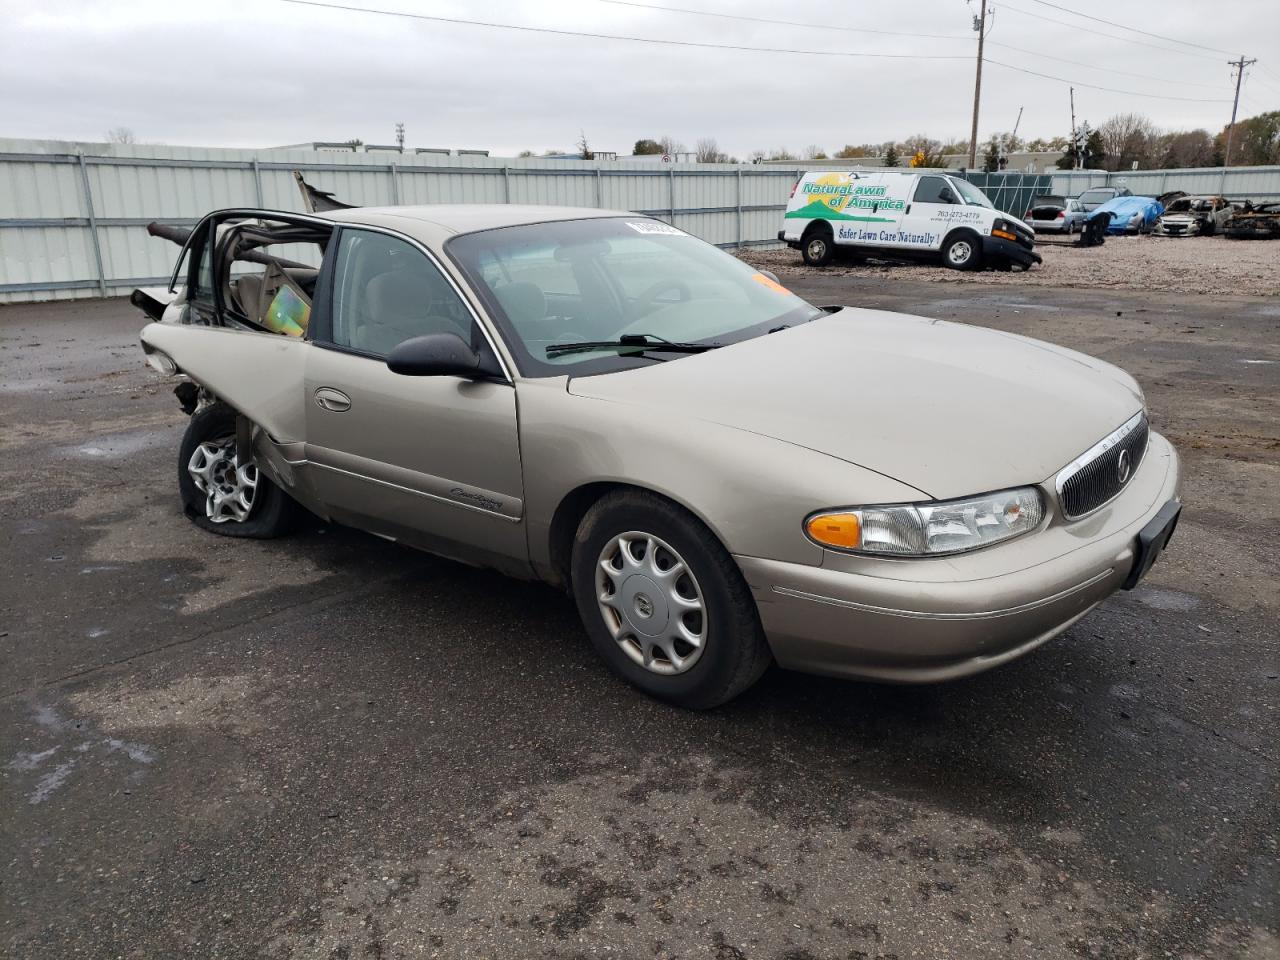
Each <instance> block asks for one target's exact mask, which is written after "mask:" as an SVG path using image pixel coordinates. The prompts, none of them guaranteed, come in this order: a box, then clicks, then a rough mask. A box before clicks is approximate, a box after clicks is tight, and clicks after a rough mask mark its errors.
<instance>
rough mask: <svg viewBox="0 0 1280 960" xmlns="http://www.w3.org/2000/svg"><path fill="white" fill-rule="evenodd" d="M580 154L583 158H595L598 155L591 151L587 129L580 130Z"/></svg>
mask: <svg viewBox="0 0 1280 960" xmlns="http://www.w3.org/2000/svg"><path fill="white" fill-rule="evenodd" d="M578 155H579V156H580V157H582V159H583V160H594V159H595V158H596V155H595V154H594V153H593V152H592V151H591V144H589V143H587V132H586V131H585V130H579V131H578Z"/></svg>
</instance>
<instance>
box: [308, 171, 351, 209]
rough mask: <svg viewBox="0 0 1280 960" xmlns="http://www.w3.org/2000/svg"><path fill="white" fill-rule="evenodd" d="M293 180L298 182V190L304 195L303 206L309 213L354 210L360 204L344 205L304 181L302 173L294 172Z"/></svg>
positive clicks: (325, 191)
mask: <svg viewBox="0 0 1280 960" xmlns="http://www.w3.org/2000/svg"><path fill="white" fill-rule="evenodd" d="M293 179H294V180H295V181H297V184H298V190H299V192H301V194H302V205H303V206H304V207H306V210H307V213H324V212H325V211H327V210H354V209H355V208H356V207H357V206H359V205H358V204H355V203H344V202H343V201H341V200H339V199H337V198H336V197H334V195H333V194H332V193H330V192H329V191H328V190H320V189H319V188H317V187H313V186H312V185H311V184H309V183H307V181H306V180H304V179H302V172H301V171H299V170H295V171H293Z"/></svg>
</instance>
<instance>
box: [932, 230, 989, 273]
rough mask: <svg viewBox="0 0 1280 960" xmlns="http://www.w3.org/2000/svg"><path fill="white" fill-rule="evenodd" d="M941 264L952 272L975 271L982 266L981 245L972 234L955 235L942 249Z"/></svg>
mask: <svg viewBox="0 0 1280 960" xmlns="http://www.w3.org/2000/svg"><path fill="white" fill-rule="evenodd" d="M942 262H943V263H944V264H946V265H947V266H948V267H950V268H951V269H952V270H977V269H979V268H980V267H981V266H982V244H981V242H980V241H979V240H978V238H977V237H976V236H975V235H974V234H972V233H967V232H966V233H957V234H953V235H952V236H951V237H949V238H948V239H947V242H946V243H945V244H943V247H942Z"/></svg>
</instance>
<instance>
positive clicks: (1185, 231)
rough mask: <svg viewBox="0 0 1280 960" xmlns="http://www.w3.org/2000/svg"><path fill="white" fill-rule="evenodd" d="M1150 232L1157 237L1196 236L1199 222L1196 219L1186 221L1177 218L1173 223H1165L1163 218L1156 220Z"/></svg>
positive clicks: (1198, 230) (1198, 231) (1198, 232)
mask: <svg viewBox="0 0 1280 960" xmlns="http://www.w3.org/2000/svg"><path fill="white" fill-rule="evenodd" d="M1151 232H1152V233H1153V234H1155V235H1156V236H1157V237H1198V236H1199V235H1200V232H1201V230H1200V222H1199V221H1198V220H1192V221H1189V222H1188V221H1186V220H1179V221H1175V222H1173V223H1165V222H1164V221H1163V220H1157V221H1156V225H1155V226H1154V227H1153V228H1152V229H1151Z"/></svg>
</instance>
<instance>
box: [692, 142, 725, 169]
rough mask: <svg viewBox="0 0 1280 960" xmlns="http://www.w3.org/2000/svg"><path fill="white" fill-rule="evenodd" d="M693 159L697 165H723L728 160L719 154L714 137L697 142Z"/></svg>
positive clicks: (718, 147) (718, 146)
mask: <svg viewBox="0 0 1280 960" xmlns="http://www.w3.org/2000/svg"><path fill="white" fill-rule="evenodd" d="M694 149H695V150H696V155H695V159H696V160H697V161H698V162H699V163H725V162H726V161H727V160H728V159H729V158H728V157H726V156H725V155H724V154H723V153H721V152H720V145H719V144H718V143H716V141H715V137H703V138H702V139H701V140H699V141H698V145H697V146H696V147H695V148H694Z"/></svg>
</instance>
